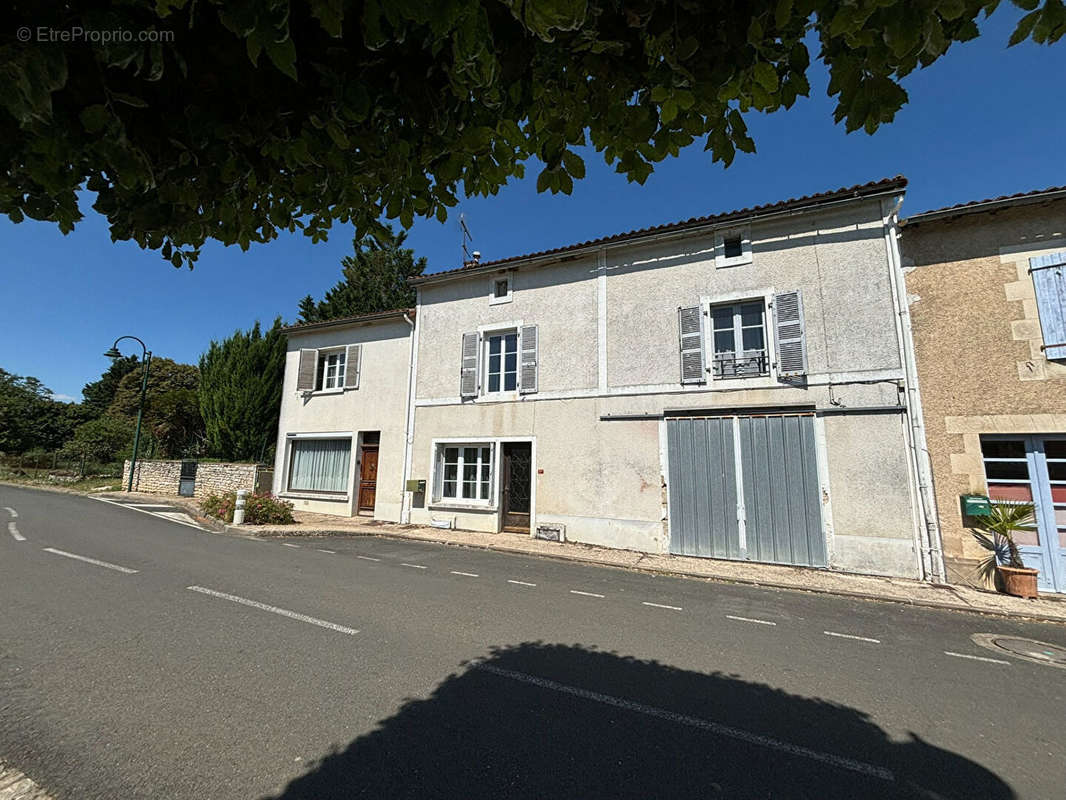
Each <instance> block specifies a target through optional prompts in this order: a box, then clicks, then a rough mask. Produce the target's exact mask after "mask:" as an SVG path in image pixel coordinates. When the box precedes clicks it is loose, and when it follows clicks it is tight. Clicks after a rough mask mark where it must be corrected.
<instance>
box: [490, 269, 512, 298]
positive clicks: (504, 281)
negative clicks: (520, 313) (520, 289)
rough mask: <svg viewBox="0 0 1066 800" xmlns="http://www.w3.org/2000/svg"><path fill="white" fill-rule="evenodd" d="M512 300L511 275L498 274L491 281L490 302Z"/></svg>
mask: <svg viewBox="0 0 1066 800" xmlns="http://www.w3.org/2000/svg"><path fill="white" fill-rule="evenodd" d="M510 302H511V276H510V275H496V276H493V278H492V279H491V282H490V283H489V304H490V305H495V304H496V303H510Z"/></svg>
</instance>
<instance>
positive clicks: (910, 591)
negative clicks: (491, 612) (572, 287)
mask: <svg viewBox="0 0 1066 800" xmlns="http://www.w3.org/2000/svg"><path fill="white" fill-rule="evenodd" d="M293 516H294V517H295V518H296V520H297V524H296V525H241V526H235V525H227V526H226V530H228V531H231V532H234V533H241V534H244V535H247V534H253V535H256V536H286V537H288V536H368V535H369V536H386V537H389V538H394V539H411V540H415V541H422V542H439V543H442V544H448V545H456V546H462V547H479V548H485V549H490V550H501V551H504V552H508V553H521V554H523V555H533V556H542V557H545V558H558V559H564V560H568V561H581V562H585V563H588V564H599V565H602V566H610V567H620V568H624V569H637V570H643V571H646V572H655V573H660V574H667V575H680V576H684V577H690V578H702V579H705V580H712V581H727V582H731V583H744V584H751V585H755V586H768V587H774V588H780V589H797V590H802V591H808V592H823V593H826V594H835V595H843V596H847V597H857V598H862V599H865V600H881V601H889V602H896V603H907V604H909V605H916V606H928V607H931V608H947V609H954V610H958V611H971V612H976V613H982V614H994V615H999V616H1009V617H1024V618H1026V619H1032V620H1039V621H1044V622H1059V623H1066V598H1064V599H1061V600H1060V599H1058V598H1057V597H1042V598H1041V599H1039V600H1023V599H1022V598H1019V597H1010V596H1008V595H1004V594H999V593H996V592H990V591H981V590H978V589H973V588H970V587H966V586H954V585H952V586H948V585H935V586H934V585H931V584H928V583H923V582H920V581H913V580H903V579H899V578H881V577H875V576H869V575H852V574H845V573H840V572H831V571H829V570H824V569H805V568H802V567H787V566H779V565H776V564H754V563H750V562H742V561H724V560H718V559H710V558H692V557H687V556H673V555H656V554H650V553H637V552H633V551H631V550H614V549H611V548H607V547H595V546H592V545H585V544H574V543H571V542H562V543H560V542H545V541H541V540H539V539H533V538H530V537H528V536H523V535H520V534H512V533H476V532H473V531H450V530H441V529H438V528H427V527H422V526H418V525H398V524H393V523H387V522H377V521H374V520H371V519H368V518H359V517H352V518H348V517H335V516H332V515H328V514H312V513H308V512H302V511H294V512H293Z"/></svg>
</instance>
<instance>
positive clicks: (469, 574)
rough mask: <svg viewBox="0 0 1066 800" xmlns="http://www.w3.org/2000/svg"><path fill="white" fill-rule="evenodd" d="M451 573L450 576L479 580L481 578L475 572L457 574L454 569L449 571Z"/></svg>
mask: <svg viewBox="0 0 1066 800" xmlns="http://www.w3.org/2000/svg"><path fill="white" fill-rule="evenodd" d="M451 573H452V575H464V576H466V577H467V578H480V577H481V576H480V575H478V574H477V573H476V572H459V571H458V570H454V569H453V570H451Z"/></svg>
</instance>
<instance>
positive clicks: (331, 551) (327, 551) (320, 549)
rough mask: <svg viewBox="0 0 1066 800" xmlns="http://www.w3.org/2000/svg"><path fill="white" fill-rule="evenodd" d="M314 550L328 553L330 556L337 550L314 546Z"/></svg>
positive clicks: (335, 553)
mask: <svg viewBox="0 0 1066 800" xmlns="http://www.w3.org/2000/svg"><path fill="white" fill-rule="evenodd" d="M315 550H317V551H318V552H320V553H329V554H330V555H331V556H335V555H337V551H336V550H323V549H322V548H321V547H316V548H315Z"/></svg>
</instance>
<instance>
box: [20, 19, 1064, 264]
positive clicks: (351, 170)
mask: <svg viewBox="0 0 1066 800" xmlns="http://www.w3.org/2000/svg"><path fill="white" fill-rule="evenodd" d="M1013 1H1014V4H1015V5H1018V6H1020V7H1022V8H1024V9H1027V10H1028V12H1029V13H1027V14H1026V16H1024V17H1023V18H1022V20H1021V22H1020V24H1019V25H1018V28H1017V30H1016V31H1015V33H1014V35H1013V36H1012V37H1011V43H1017V42H1019V41H1023V40H1026V39H1032V40H1033V41H1035V42H1038V43H1051V42H1054V41H1057V40H1058V39H1059V38H1060V37H1061V36H1062V35H1063V33H1066V8H1064V6H1063V3H1062V2H1061V0H1013ZM997 5H998V0H991V2H983V1H982V0H750V1H749V2H744V3H734V2H727V0H635V1H627V2H622V1H621V0H437V2H424V1H423V0H362V1H361V2H359V1H357V0H197V1H196V2H194V1H193V0H125V1H124V2H121V3H118V2H113V3H108V2H105V1H104V0H70V2H65V3H55V4H39V3H36V4H19V5H18V6H17V7H16V9H15V11H14V14H13V15H9V16H14V17H15V19H10V20H9V25H10V27H9V31H11V30H16V29H17V28H18V26H19V25H24V26H26V27H25V29H19V30H18V35H17V37H16V38H13V39H9V40H7V41H5V42H4V43H3V44H2V45H0V152H2V153H3V161H4V164H3V169H2V170H0V211H2V212H3V213H6V214H7V215H8V216H9V217H10V218H11V219H12V220H14V221H16V222H18V221H21V220H22V219H23V218H25V217H30V218H33V219H40V220H47V221H51V222H54V223H56V224H57V225H58V226H59V227H60V228H61V229H62V230H63V231H69V230H70V229H71V228H72V227H73V225H74V224H75V223H76V222H77V221H78V220H79V219H80V218H81V215H82V210H81V209H80V208H79V205H78V197H77V194H76V192H77V190H78V189H79V187H82V186H86V187H87V188H88V189H89V190H90V192H93V193H95V194H96V200H95V203H94V208H95V209H96V210H97V211H99V212H100V213H102V214H103V215H105V216H106V217H107V219H108V221H109V222H110V226H111V236H112V238H113V239H115V240H132V241H135V242H137V243H138V244H139V245H140V246H141V247H144V248H148V249H152V250H158V251H159V252H160V253H161V254H162V255H163V257H165V258H167V259H169V260H170V261H171V262H172V263H173V264H174V265H175V266H180V265H182V264H189V265H190V266H191V264H192V262H193V261H194V260H195V258H196V256H197V255H198V252H199V248H200V247H201V245H203V244H204V242H205V241H207V240H208V239H215V240H218V241H220V242H223V243H225V244H227V245H228V244H238V245H240V246H241V247H247V246H248V245H249V244H250V243H252V242H265V241H269V240H271V239H273V238H274V237H276V236H277V234H278V231H280V230H288V231H295V230H297V229H302V230H303V231H304V232H305V233H306V234H307V235H309V236H311V237H312V238H313V239H315V240H318V239H321V238H323V237H324V236H325V235H326V234H327V231H328V230H329V228H330V226H331V225H332V223H333V222H334V221H340V222H349V221H350V222H353V223H354V225H355V228H356V237H357V238H362V237H363V235H365V234H367V233H373V234H379V233H381V223H380V219H381V218H382V217H385V218H388V219H396V220H399V221H400V223H401V224H402V225H403V226H405V227H407V226H410V225H411V224H412V222H413V220H414V218H415V217H416V216H424V217H434V216H435V217H437V218H438V219H441V220H444V219H445V218H446V217H447V213H448V212H447V210H448V208H450V207H452V206H454V205H455V204H456V203H457V202H458V198H459V195H460V194H461V193H466V194H470V195H488V194H494V193H495V192H497V191H498V190H499V189H500V187H501V186H503V185H504V184H505V183H506V182H507V180H508V179H509V178H511V177H521V176H522V175H523V174H524V168H525V164H526V163H527V162H528V161H529V160H530V159H531V158H533V157H536V158H538V159H540V161H542V162H543V163H544V164H545V165H546V166H544V168H543V170H542V171H541V172H540V174H539V176H538V180H537V188H538V190H540V191H547V190H550V191H552V192H569V191H571V189H572V186H573V181H574V180H576V179H580V178H582V177H583V176H584V174H585V165H584V163H583V162H582V160H581V158H580V156H579V155H577V153H575V152H574V148H575V147H579V146H582V145H585V144H588V145H591V146H593V147H594V148H595V149H596V150H597V151H598V152H599V153H600V154H601V155H602V157H603V158H604V159H605V160H606V161H607V163H609V164H613V165H614V166H615V168H616V169H617V170H618V171H619V172H621V173H622V174H624V175H626V176H627V177H628V178H629V179H630V180H635V181H640V182H643V181H644V180H646V179H647V177H648V175H649V174H650V173H651V171H652V168H653V165H654V164H655V163H657V162H659V161H661V160H663V159H664V158H666V157H667V156H670V155H676V154H677V153H678V151H679V150H680V149H681V148H682V147H685V146H687V145H689V144H691V143H692V142H694V141H697V140H701V141H703V142H704V143H705V147H706V149H707V150H709V151H710V153H711V157H712V158H713V159H714V160H716V161H722V162H724V163H726V164H729V163H730V162H731V161H732V160H733V158H734V155H735V153H736V151H737V150H741V151H745V152H751V151H753V150H754V148H755V143H754V142H753V141H752V140H751V138H750V137H749V135H748V132H747V128H746V125H745V122H744V113H745V112H749V111H753V110H754V111H762V112H773V111H777V110H779V109H782V108H788V107H790V106H791V105H792V104H793V103H794V102H795V100H796V98H797V97H800V96H804V95H806V94H807V93H808V91H809V84H808V80H807V71H808V69H809V66H810V61H811V56H812V53H811V52H810V51H809V50H808V47H807V45H806V44H805V39H806V37H807V36H808V34H809V33H810V32H811V31H813V32H814V35H815V37H816V38H817V41H818V52H817V53H814V54H813V55H815V56H817V57H819V58H821V59H822V60H823V61H824V62H825V63H826V65H827V66H828V69H829V72H830V84H829V93H830V94H831V95H833V96H834V97H836V99H837V101H838V105H837V108H836V111H835V118H836V120H837V121H838V122H839V121H844V122H845V125H846V127H847V129H848V130H849V131H851V130H858V129H860V128H862V129H865V130H866V131H868V132H871V133H872V132H873V131H874V130H876V129H877V127H878V126H879V125H880V124H882V123H884V122H888V121H891V120H892V119H893V117H894V115H895V113H896V111H898V110H899V108H900V107H901V106H902V104H903V103H904V102H906V99H907V97H906V93H905V91H904V90H903V89H902V87H901V86H900V85H899V80H900V79H901V78H902V77H904V76H905V75H907V74H908V73H909V72H911V71H912V70H914V69H915V68H916V67H918V66H926V65H928V64H931V63H932V62H933V61H935V60H936V59H937V58H939V57H940V56H942V55H943V54H944V53H945V52H947V50H948V48H949V47H950V46H951V44H953V43H954V42H958V41H966V40H968V39H972V38H974V37H975V36H977V35H978V27H977V20H978V19H979V17H980V15H981V14H982V13H991V12H992V11H993V10H994V9H995V8H996V6H997ZM20 15H21V19H20V18H19V16H20ZM74 28H79V29H81V30H83V31H97V32H105V31H113V32H129V34H130V35H129V36H126V35H124V34H123V35H121V36H115V37H112V40H111V41H106V42H105V41H97V42H87V41H84V39H85V38H88V37H83V39H82V40H74V41H63V40H62V36H60V37H59V38H58V40H57V37H56V35H55V33H54V32H56V31H58V32H60V34H62V32H63V31H71V30H72V29H74ZM146 32H147V33H146ZM153 32H161V33H162V34H163V35H162V36H158V35H156V34H155V33H153ZM42 33H43V36H44V38H43V39H42ZM98 38H101V37H98ZM19 39H26V40H27V41H19Z"/></svg>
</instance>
